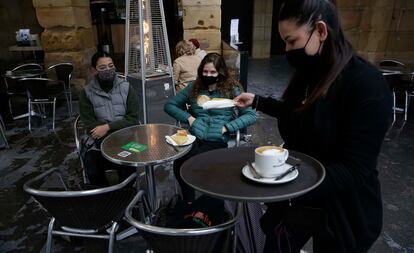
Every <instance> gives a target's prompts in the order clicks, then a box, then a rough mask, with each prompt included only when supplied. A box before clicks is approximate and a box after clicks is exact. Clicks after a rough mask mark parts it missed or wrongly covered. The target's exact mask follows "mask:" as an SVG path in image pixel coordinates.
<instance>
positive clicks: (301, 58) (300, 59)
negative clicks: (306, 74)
mask: <svg viewBox="0 0 414 253" xmlns="http://www.w3.org/2000/svg"><path fill="white" fill-rule="evenodd" d="M313 31H314V30H312V32H311V35H310V36H309V38H308V41H306V44H305V46H304V47H303V48H297V49H292V50H289V51H286V59H287V61H288V62H289V64H290V65H291V66H292V67H294V68H295V69H296V70H298V71H309V70H313V69H315V68H317V67H320V63H321V56H320V54H319V50H320V48H321V46H322V42H321V44H320V45H319V48H318V52H317V53H316V54H315V55H308V54H307V53H306V51H305V49H306V46H307V45H308V43H309V40H310V39H311V37H312V34H313Z"/></svg>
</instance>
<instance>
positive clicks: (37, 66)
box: [3, 63, 43, 119]
mask: <svg viewBox="0 0 414 253" xmlns="http://www.w3.org/2000/svg"><path fill="white" fill-rule="evenodd" d="M23 69H40V70H43V67H42V65H40V64H37V63H26V64H22V65H19V66H17V67H15V68H14V69H12V70H11V71H12V72H13V71H16V70H23ZM3 79H4V83H5V84H6V89H7V95H9V96H10V97H11V96H22V97H27V95H26V91H23V92H22V93H15V92H10V91H9V88H10V84H9V83H8V82H7V79H8V78H7V77H6V76H4V77H3ZM15 82H16V83H17V82H18V80H15ZM9 110H10V114H11V115H12V116H13V119H20V118H21V117H25V116H27V115H26V114H24V115H21V116H14V114H13V110H12V104H11V101H10V99H9ZM28 114H30V111H29V112H28Z"/></svg>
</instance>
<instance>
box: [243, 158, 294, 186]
mask: <svg viewBox="0 0 414 253" xmlns="http://www.w3.org/2000/svg"><path fill="white" fill-rule="evenodd" d="M252 165H253V166H254V165H255V164H254V163H252ZM281 166H286V169H289V168H290V167H292V165H290V164H288V163H285V164H284V165H281ZM242 174H243V176H245V177H247V178H248V179H250V180H253V181H255V182H258V183H262V184H283V183H287V182H290V181H292V180H294V179H295V178H297V177H298V175H299V171H298V170H297V169H296V170H294V171H292V172H291V173H289V174H287V175H286V176H285V177H283V178H281V179H279V180H275V178H276V176H275V177H273V178H269V177H263V178H254V177H253V174H252V173H251V172H250V170H249V167H248V166H247V165H245V166H244V167H243V169H242Z"/></svg>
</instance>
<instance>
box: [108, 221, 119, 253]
mask: <svg viewBox="0 0 414 253" xmlns="http://www.w3.org/2000/svg"><path fill="white" fill-rule="evenodd" d="M117 227H118V223H116V222H114V223H113V224H112V226H111V231H110V232H109V245H108V253H112V252H113V250H114V243H115V231H116V229H117Z"/></svg>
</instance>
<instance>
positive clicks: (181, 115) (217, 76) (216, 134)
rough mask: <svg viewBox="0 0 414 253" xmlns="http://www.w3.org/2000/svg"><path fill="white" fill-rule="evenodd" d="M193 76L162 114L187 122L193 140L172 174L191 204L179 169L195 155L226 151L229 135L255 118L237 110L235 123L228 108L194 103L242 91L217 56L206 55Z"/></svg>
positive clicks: (247, 111)
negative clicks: (203, 106) (215, 107)
mask: <svg viewBox="0 0 414 253" xmlns="http://www.w3.org/2000/svg"><path fill="white" fill-rule="evenodd" d="M197 74H198V77H197V79H196V80H195V81H194V82H191V83H190V84H189V85H188V86H187V87H186V88H184V89H183V90H182V91H181V92H180V93H178V94H177V96H175V97H173V98H171V99H170V100H169V101H168V102H167V103H166V104H165V106H164V110H165V112H166V113H168V114H169V115H170V116H172V117H174V118H175V119H177V120H179V121H181V122H188V124H189V125H190V128H189V132H190V133H191V134H192V135H194V136H196V137H197V139H196V141H195V142H194V143H193V147H192V149H191V150H190V152H189V153H187V154H186V155H185V156H183V157H181V158H179V159H177V160H176V161H174V174H175V177H176V178H177V180H178V183H179V184H180V187H181V192H182V194H183V199H184V200H186V201H192V200H194V190H193V189H192V188H191V187H190V186H188V185H186V184H185V183H184V181H183V180H182V178H181V176H180V167H181V165H182V164H183V163H184V162H185V161H186V160H187V159H189V158H190V157H192V156H194V155H196V154H200V153H203V152H206V151H209V150H213V149H218V148H226V147H227V142H228V140H229V134H231V133H235V132H237V130H239V129H242V128H245V127H247V126H249V125H252V124H254V123H255V122H256V114H255V112H254V111H253V110H252V109H251V108H245V109H239V117H238V118H236V119H235V118H234V117H233V112H234V111H233V110H234V108H232V107H230V108H223V109H210V110H206V109H203V108H202V107H201V106H200V105H199V103H197V102H200V100H201V99H202V98H206V97H208V98H212V99H213V98H229V99H233V98H234V97H236V96H238V95H239V94H240V92H241V90H242V88H241V86H240V84H239V83H238V82H237V81H235V80H234V79H232V78H230V77H229V73H228V71H227V67H226V65H225V63H224V59H223V58H222V57H221V55H219V54H217V53H210V54H207V55H206V57H204V59H203V60H202V61H201V64H200V66H199V67H198V70H197ZM197 100H198V101H197ZM186 103H187V104H189V105H190V109H189V111H184V110H182V109H181V108H183V106H184V105H185V104H186Z"/></svg>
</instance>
